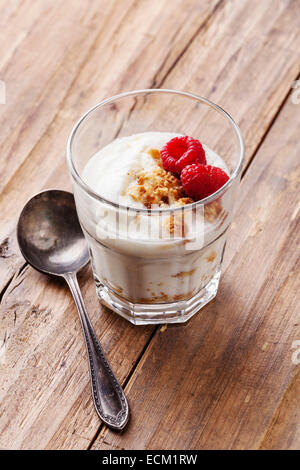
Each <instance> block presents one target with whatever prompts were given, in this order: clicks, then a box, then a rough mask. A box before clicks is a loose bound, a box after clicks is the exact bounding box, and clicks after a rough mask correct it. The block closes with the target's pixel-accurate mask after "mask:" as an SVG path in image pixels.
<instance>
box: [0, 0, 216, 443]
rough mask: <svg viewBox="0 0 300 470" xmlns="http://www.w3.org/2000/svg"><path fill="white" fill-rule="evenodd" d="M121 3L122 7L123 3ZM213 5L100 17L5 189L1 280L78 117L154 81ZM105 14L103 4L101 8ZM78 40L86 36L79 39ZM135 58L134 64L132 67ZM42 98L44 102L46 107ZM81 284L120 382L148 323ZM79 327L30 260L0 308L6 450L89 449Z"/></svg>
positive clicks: (55, 174) (61, 291) (142, 8)
mask: <svg viewBox="0 0 300 470" xmlns="http://www.w3.org/2000/svg"><path fill="white" fill-rule="evenodd" d="M117 3H118V5H122V6H124V3H123V2H117ZM217 3H218V2H209V3H205V4H202V5H200V4H197V3H195V2H193V1H188V2H182V1H177V2H174V3H173V4H172V7H173V8H174V11H176V15H174V14H170V7H169V5H170V4H169V3H168V2H166V1H165V2H157V7H156V8H155V9H153V4H152V2H151V3H150V2H147V1H142V2H137V3H135V4H134V5H133V8H131V9H130V8H129V3H128V11H127V12H125V13H126V19H124V18H123V20H122V18H121V19H120V22H119V21H116V19H115V17H114V16H112V18H110V16H109V15H107V17H106V18H104V20H103V24H102V23H101V28H102V29H101V31H100V33H99V35H97V37H96V39H95V41H94V43H93V44H92V46H91V47H92V50H90V51H89V57H88V58H87V59H86V61H85V65H84V66H83V67H82V68H81V70H80V73H78V76H75V77H74V74H76V73H77V71H75V69H74V71H73V81H72V83H70V86H69V87H68V89H66V90H65V91H64V93H65V95H64V97H63V99H62V100H61V101H60V102H59V103H56V108H55V116H54V117H53V119H52V120H51V122H50V126H49V127H48V128H47V130H46V132H44V134H43V135H42V137H41V138H39V139H34V138H32V137H29V139H28V142H29V143H30V144H28V145H30V146H31V150H30V151H29V152H27V153H26V154H25V155H24V159H23V160H22V164H21V166H19V167H18V169H17V170H16V171H14V173H13V176H12V177H11V178H10V179H9V181H8V183H7V184H6V186H5V187H4V189H3V191H2V194H1V202H0V205H1V207H2V208H6V209H5V211H3V212H2V215H1V217H2V223H1V229H2V231H3V232H2V233H9V240H5V243H4V244H3V245H2V254H3V256H2V261H4V264H5V263H6V262H7V261H8V263H7V264H6V265H5V266H6V267H7V266H8V269H7V270H6V271H5V273H6V278H5V275H4V276H3V278H2V282H4V281H3V279H4V278H5V279H8V274H10V275H12V273H15V272H16V269H17V268H19V267H20V266H21V264H22V263H23V261H22V259H21V258H20V255H19V253H18V251H17V247H16V243H15V236H14V233H13V230H14V226H15V223H16V220H15V216H16V214H17V213H18V212H19V210H20V209H21V207H22V205H23V204H24V202H25V201H26V199H27V198H28V197H30V196H31V195H32V193H34V192H36V191H38V190H40V189H41V188H42V187H43V186H45V185H46V186H48V187H49V186H52V185H53V186H55V187H61V188H65V187H69V178H68V176H67V172H66V169H65V166H64V149H65V144H66V139H67V135H68V133H69V131H70V128H71V126H72V124H73V122H74V121H75V120H76V119H77V118H78V116H79V115H80V114H81V113H82V112H83V111H84V110H85V109H86V108H88V107H89V106H90V105H91V104H92V103H93V102H95V101H96V100H99V99H100V97H103V96H104V94H105V93H106V92H107V90H108V89H110V93H111V92H112V91H114V92H116V91H118V90H119V89H120V88H119V87H120V86H122V87H123V86H125V83H127V84H128V86H130V87H134V85H135V84H136V83H138V82H140V84H141V83H142V81H143V82H144V83H143V84H144V86H147V84H149V85H150V83H151V80H152V79H153V74H155V73H156V72H157V70H158V69H159V68H161V66H163V64H164V63H165V62H166V63H167V62H168V60H167V59H166V58H167V56H168V55H169V51H170V50H171V49H172V47H173V45H174V44H175V45H176V51H177V52H178V53H180V51H181V48H184V47H185V45H186V44H188V43H189V42H190V39H191V37H192V36H193V34H194V32H195V30H197V28H198V27H199V24H200V25H201V23H202V22H204V21H205V20H206V18H207V17H208V16H209V14H210V13H211V12H212V11H213V10H214V7H215V5H217ZM98 8H99V6H98ZM101 12H102V11H101V9H100V8H99V11H98V12H97V14H99V15H100V14H101ZM125 13H124V15H125ZM117 14H118V11H117V10H116V11H114V15H117ZM177 15H179V16H178V17H177ZM145 17H146V18H147V21H146V22H145V21H144V19H145ZM187 25H190V28H188V27H187ZM172 28H173V29H174V28H177V29H176V32H177V36H176V37H175V36H174V37H173V36H171V38H169V31H170V29H172ZM181 28H182V30H181ZM132 31H134V35H133V34H132ZM174 35H175V30H174ZM177 37H179V39H180V41H178V39H177ZM75 39H76V38H75ZM75 39H74V40H75ZM170 39H171V40H170ZM76 40H78V42H79V43H80V38H77V39H76ZM99 57H101V64H99ZM135 61H137V63H136V65H135V66H133V65H132V66H130V65H129V64H134V63H135ZM135 67H137V70H136V72H137V73H136V74H134V73H133V72H134V68H135ZM75 72H76V73H75ZM36 73H37V72H36ZM54 83H55V80H54V82H53V85H54ZM99 84H101V86H99ZM130 84H131V85H130ZM78 90H80V91H81V92H80V93H79V92H78ZM99 93H101V96H100V95H99ZM46 102H47V100H46ZM46 102H44V101H41V107H42V108H43V109H44V112H45V110H46V109H47V106H46ZM54 143H55V145H54ZM58 155H61V157H60V158H58V157H57V156H58ZM62 161H63V164H62ZM62 168H63V171H62ZM29 181H30V184H29ZM24 182H25V183H24ZM27 182H28V183H27ZM12 200H14V204H11V202H12ZM9 208H10V212H9ZM12 214H13V217H12ZM5 238H6V237H5ZM12 247H13V248H12ZM1 272H2V273H4V271H3V270H2V271H1ZM81 285H82V289H83V294H84V297H85V299H86V303H87V308H88V311H89V313H90V315H91V319H92V321H93V323H94V325H95V329H96V332H97V333H98V334H99V337H100V340H101V341H102V343H103V345H104V348H105V350H106V352H107V355H108V358H109V360H110V361H111V363H112V366H113V367H114V369H115V371H116V374H117V376H118V378H119V379H120V380H121V382H124V380H125V379H126V377H127V376H128V374H129V372H130V371H131V370H132V367H133V365H134V363H135V361H136V360H137V359H138V357H139V354H140V353H141V352H142V351H143V348H144V346H145V344H147V341H148V339H149V338H150V336H151V333H152V328H151V327H144V328H139V329H138V331H137V330H136V328H134V327H133V326H131V325H130V324H128V323H127V322H126V321H124V320H122V319H120V318H118V317H117V316H116V315H112V314H111V313H110V312H109V311H108V310H106V309H105V308H102V307H100V306H99V303H98V301H97V299H96V294H95V288H94V284H93V280H92V278H91V273H90V271H89V270H88V271H86V272H85V273H84V275H83V277H82V279H81ZM79 325H80V324H79V320H77V316H76V313H75V307H74V305H73V301H72V300H71V297H70V295H69V293H68V292H67V289H66V287H65V286H62V285H61V284H60V283H57V282H56V281H54V280H48V279H47V278H45V277H43V276H42V275H40V274H39V273H35V272H34V271H33V270H32V269H31V268H30V267H26V268H25V270H23V271H21V272H20V274H18V273H16V274H15V276H14V279H13V281H12V282H11V283H10V284H9V286H8V287H7V289H6V290H5V293H4V296H3V298H2V305H1V361H0V362H1V369H0V370H1V377H3V378H4V380H3V388H2V389H1V392H0V397H1V405H0V406H1V411H0V428H1V433H0V434H1V438H0V446H1V448H51V449H53V448H72V449H75V448H87V447H88V444H89V443H90V441H91V439H92V438H93V436H94V435H95V432H96V431H97V429H98V427H99V420H98V418H97V416H96V414H95V411H94V409H93V404H92V400H91V397H90V392H89V380H88V369H87V363H86V357H85V351H84V345H83V338H82V337H81V333H80V326H79ZM133 345H134V347H133ZM58 397H59V398H58Z"/></svg>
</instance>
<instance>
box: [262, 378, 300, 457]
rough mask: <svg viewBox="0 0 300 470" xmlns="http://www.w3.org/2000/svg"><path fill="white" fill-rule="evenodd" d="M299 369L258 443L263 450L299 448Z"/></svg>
mask: <svg viewBox="0 0 300 470" xmlns="http://www.w3.org/2000/svg"><path fill="white" fill-rule="evenodd" d="M299 396H300V371H298V372H297V373H296V375H295V377H293V379H292V380H291V382H290V384H289V387H288V389H287V391H286V392H285V394H284V395H283V397H282V399H281V402H280V404H279V406H278V408H277V410H276V412H275V414H274V417H273V419H272V422H271V424H270V426H269V428H268V431H267V432H266V435H265V436H264V439H263V441H262V443H261V445H260V449H263V450H287V449H289V450H299V448H300V426H299V423H300V407H299Z"/></svg>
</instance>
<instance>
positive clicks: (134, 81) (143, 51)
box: [0, 0, 220, 290]
mask: <svg viewBox="0 0 300 470" xmlns="http://www.w3.org/2000/svg"><path fill="white" fill-rule="evenodd" d="M70 1H71V3H72V0H67V1H66V2H65V3H64V5H65V7H66V8H67V6H69V7H70ZM50 3H51V5H53V2H49V4H50ZM75 3H76V4H77V5H78V8H79V9H80V15H79V14H78V15H77V16H76V9H75V11H74V17H71V18H69V17H68V15H65V20H63V19H62V18H61V16H64V15H61V12H58V11H57V9H55V8H54V10H55V12H56V15H58V14H59V16H60V20H59V23H58V24H56V22H55V21H53V19H51V17H50V18H49V22H50V23H49V24H51V29H52V30H53V31H54V32H53V34H55V38H54V40H52V39H53V38H52V36H51V37H50V38H49V43H47V44H46V45H44V42H42V43H41V46H40V36H42V37H43V41H47V39H46V38H44V36H45V35H44V30H43V29H39V30H38V32H37V33H36V34H35V35H34V31H30V34H28V35H29V37H31V36H34V38H33V39H32V41H33V43H30V44H27V43H26V41H25V39H24V41H23V43H22V42H21V44H20V45H19V48H20V55H22V57H25V58H27V61H29V62H30V63H31V62H32V70H30V73H28V77H26V79H27V80H28V81H29V82H30V83H32V82H34V87H40V88H38V90H37V95H36V96H35V95H34V96H32V94H33V92H32V93H30V94H28V89H27V87H28V86H29V85H28V84H27V82H25V83H24V81H20V82H18V84H15V85H14V88H13V93H14V96H15V97H16V98H15V100H16V103H14V102H12V103H11V104H9V103H10V99H11V98H10V95H11V94H10V92H9V90H8V98H7V100H8V102H9V103H8V105H6V106H5V107H4V108H3V107H2V108H1V110H0V111H3V114H2V115H1V116H2V120H3V121H5V122H7V126H8V125H9V126H10V128H14V129H15V132H13V133H10V132H9V129H6V127H4V131H3V133H2V135H3V140H4V143H3V146H2V147H1V146H0V149H1V152H2V153H1V154H2V158H1V161H0V171H1V168H2V173H1V174H2V191H1V190H0V191H1V192H0V213H1V228H0V254H1V252H2V253H4V255H5V256H0V274H1V276H0V290H2V289H3V287H5V285H7V283H8V282H9V280H10V279H11V278H12V276H13V274H14V273H15V271H16V270H17V269H19V268H20V267H21V266H22V264H23V260H22V258H21V257H20V254H19V250H18V247H17V245H16V240H15V233H14V231H15V225H16V215H17V214H19V213H20V211H21V210H22V207H23V205H24V204H25V202H26V201H27V200H28V199H29V198H30V197H31V196H32V195H33V194H35V193H37V192H39V191H40V190H41V189H42V188H44V187H47V188H49V187H56V188H61V189H70V180H69V176H68V172H67V168H66V164H65V148H66V142H67V139H68V135H69V133H70V131H71V129H72V127H73V124H75V122H76V121H77V119H78V118H79V117H80V115H81V114H83V113H84V112H85V111H86V110H87V109H88V108H89V107H91V106H92V105H94V104H95V103H96V102H98V101H100V100H101V99H102V98H106V97H108V96H109V95H112V94H114V93H117V92H119V91H124V90H129V89H134V88H146V87H151V86H152V81H153V76H155V75H156V74H157V73H158V71H159V70H165V68H166V67H169V66H170V60H171V59H172V57H173V55H174V53H176V54H177V55H178V54H179V55H180V54H181V53H182V51H183V50H184V49H185V47H186V46H187V45H188V44H189V43H190V41H191V39H192V38H193V36H194V34H195V33H196V32H197V31H198V29H199V28H200V27H201V25H202V24H204V22H205V21H206V19H207V18H208V17H209V16H210V15H211V14H212V12H213V11H214V10H215V8H216V7H217V6H218V5H219V3H220V2H219V1H217V0H215V1H212V2H201V3H199V2H194V1H193V0H192V1H190V0H188V1H184V2H183V1H182V0H175V1H174V2H173V3H172V6H171V8H170V3H169V2H168V1H167V0H165V1H159V2H155V8H153V4H152V2H149V1H148V0H142V1H139V2H133V1H127V2H126V3H125V2H118V1H116V2H109V1H106V2H104V3H103V2H102V0H101V2H100V4H101V5H102V4H103V8H100V7H99V3H98V2H91V5H90V2H87V3H86V7H84V8H83V9H82V8H80V5H81V2H75ZM43 5H44V3H43ZM45 5H46V4H45ZM124 5H125V6H126V7H124ZM105 6H106V7H107V8H105ZM175 12H176V14H175ZM77 13H78V12H77ZM72 14H73V13H72ZM46 17H48V16H46ZM68 18H69V19H68ZM145 18H147V21H144V19H145ZM36 21H37V22H38V18H37V19H36ZM62 21H68V23H67V24H63V25H61V22H62ZM70 22H71V24H72V25H73V23H74V27H72V28H71V27H70ZM19 23H21V25H22V20H21V19H20V18H19ZM15 27H16V28H17V25H16V26H15ZM18 28H19V29H20V24H19V27H18ZM56 28H57V31H56ZM78 30H79V31H78ZM62 31H64V33H62ZM170 31H171V32H172V34H171V35H170ZM87 32H89V34H87ZM60 34H64V36H63V38H61V37H60ZM64 41H65V42H66V43H67V44H68V47H67V48H66V47H64ZM72 41H73V42H74V44H73V45H72ZM87 41H88V42H87ZM53 43H54V44H53ZM21 46H22V47H21ZM40 47H41V49H40ZM43 48H45V49H46V50H47V49H51V51H52V50H53V51H54V54H55V51H56V49H59V51H60V52H59V54H60V55H61V54H63V56H62V58H61V60H59V57H60V55H59V56H58V57H57V58H56V59H55V60H52V62H51V67H50V66H48V65H49V64H48V58H47V59H45V60H46V63H45V65H44V64H43V63H41V64H40V63H39V62H37V61H36V57H37V56H39V55H41V54H43V50H44V49H43ZM51 54H52V52H51ZM32 55H34V57H32ZM74 56H75V57H74ZM50 58H52V55H51V56H50ZM52 59H53V58H52ZM18 64H19V62H18V61H17V58H15V59H14V60H12V65H11V67H13V68H15V69H16V70H15V71H14V72H12V71H10V68H9V67H8V65H7V67H8V70H7V71H6V72H5V73H4V75H2V76H3V79H4V80H5V81H7V83H8V88H10V87H12V85H10V83H11V81H12V78H11V76H12V75H13V73H14V74H16V75H18V74H19V73H20V71H19V70H18V66H19V65H18ZM22 66H23V65H22ZM52 68H53V69H54V71H53V70H52ZM44 69H45V70H44ZM0 72H1V70H0ZM1 73H3V72H1ZM43 74H44V75H43ZM65 75H66V76H65ZM13 83H14V82H13ZM17 85H18V86H17ZM58 87H59V89H58ZM48 88H49V91H48V92H47V93H46V90H48ZM41 90H44V91H43V92H42V91H41ZM22 97H23V98H22ZM26 97H27V98H28V101H26V106H25V105H24V109H23V108H22V107H21V105H19V104H18V105H16V104H17V103H18V102H19V101H20V100H21V99H23V100H25V99H26ZM15 108H16V109H15ZM35 109H37V110H38V111H35V114H34V116H35V118H34V119H33V116H32V114H33V111H34V110H35ZM17 112H18V113H19V119H20V125H19V126H18V125H17V122H15V119H14V113H17ZM0 123H1V120H0ZM36 126H42V128H41V129H37V127H36ZM19 128H20V129H19ZM27 128H29V131H27V130H26V129H27ZM18 129H19V130H18ZM22 129H23V131H22ZM54 142H55V145H54ZM12 149H13V151H12ZM1 165H2V167H1ZM5 175H6V176H5ZM4 183H5V184H4ZM12 214H13V216H12Z"/></svg>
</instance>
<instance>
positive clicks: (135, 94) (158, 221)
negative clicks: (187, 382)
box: [67, 89, 244, 324]
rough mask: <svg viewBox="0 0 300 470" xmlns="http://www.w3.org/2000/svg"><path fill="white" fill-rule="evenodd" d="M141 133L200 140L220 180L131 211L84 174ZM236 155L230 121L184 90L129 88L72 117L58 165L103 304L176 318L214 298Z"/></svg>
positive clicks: (159, 319) (238, 147)
mask: <svg viewBox="0 0 300 470" xmlns="http://www.w3.org/2000/svg"><path fill="white" fill-rule="evenodd" d="M145 132H172V133H176V134H181V135H188V136H192V137H193V138H195V139H199V140H200V142H201V143H202V144H204V146H206V147H207V148H209V149H211V150H212V151H213V152H215V153H216V154H217V155H218V156H219V157H221V158H222V160H223V162H224V163H225V165H226V168H227V171H228V174H229V180H228V181H227V183H226V184H225V185H224V186H223V187H222V188H220V189H219V190H218V191H216V192H215V193H214V194H212V195H210V196H208V197H206V198H205V199H202V200H201V201H199V202H194V203H188V204H186V205H184V206H179V207H177V206H176V207H173V206H172V208H170V207H167V208H166V207H159V206H155V205H153V206H151V207H132V206H126V205H122V204H118V203H116V202H113V201H109V200H107V199H105V198H104V197H101V195H100V194H97V193H96V192H95V191H94V190H93V189H92V188H91V187H89V185H88V184H87V182H86V181H85V180H84V176H83V171H84V168H85V165H86V164H87V162H88V161H89V159H90V158H91V157H92V156H93V155H95V153H97V152H98V151H99V150H101V149H102V148H103V147H105V146H106V145H108V144H109V143H111V142H112V141H113V140H114V139H116V138H120V137H125V136H131V135H133V134H138V133H145ZM115 157H116V156H115V155H112V158H115ZM118 158H119V159H120V161H121V159H122V153H120V155H118ZM243 158H244V144H243V138H242V136H241V132H240V130H239V128H238V126H237V125H236V123H235V122H234V121H233V119H232V118H231V117H230V116H229V115H228V114H227V113H226V112H225V111H224V110H223V109H221V108H220V107H219V106H217V105H216V104H214V103H212V102H211V101H209V100H207V99H205V98H201V97H200V96H196V95H193V94H191V93H187V92H181V91H175V90H164V89H149V90H136V91H130V92H126V93H121V94H119V95H116V96H113V97H111V98H109V99H106V100H104V101H102V102H100V103H99V104H97V105H96V106H94V107H93V108H91V109H90V110H89V111H87V112H86V113H85V114H84V116H82V117H81V119H80V120H79V121H78V122H77V124H76V125H75V126H74V128H73V130H72V132H71V134H70V137H69V140H68V144H67V163H68V167H69V170H70V173H71V179H72V184H73V192H74V197H75V203H76V209H77V213H78V217H79V221H80V224H81V227H82V229H83V232H84V235H85V237H86V239H87V242H88V246H89V249H90V254H91V262H92V270H93V275H94V279H95V284H96V291H97V294H98V297H99V299H100V301H101V302H102V303H103V304H104V305H106V306H107V307H109V309H111V310H112V311H114V312H116V313H118V314H119V315H121V316H122V317H124V318H126V319H127V320H129V321H130V322H132V323H134V324H148V323H180V322H185V321H187V320H188V319H189V318H191V317H192V316H193V315H194V314H195V313H196V312H198V311H199V309H201V308H202V307H203V306H204V305H205V304H207V303H208V302H209V301H210V300H212V299H213V298H214V297H215V296H216V294H217V290H218V284H219V279H220V272H221V264H222V259H223V254H224V249H225V242H226V232H227V230H228V227H229V224H230V219H231V214H232V209H233V205H234V200H235V198H236V190H237V186H238V183H239V180H240V175H241V169H242V164H243ZM111 184H112V185H113V181H112V182H111Z"/></svg>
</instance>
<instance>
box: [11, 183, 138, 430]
mask: <svg viewBox="0 0 300 470" xmlns="http://www.w3.org/2000/svg"><path fill="white" fill-rule="evenodd" d="M17 238H18V243H19V247H20V250H21V253H22V255H23V256H24V258H25V259H26V260H27V261H28V263H29V264H30V265H31V266H32V267H34V268H35V269H37V270H38V271H41V272H43V273H46V274H51V275H55V276H62V277H63V278H64V279H65V280H66V281H67V283H68V285H69V287H70V290H71V292H72V295H73V298H74V301H75V304H76V307H77V310H78V313H79V317H80V321H81V325H82V328H83V332H84V337H85V343H86V348H87V352H88V358H89V369H90V378H91V385H92V395H93V400H94V404H95V408H96V411H97V413H98V415H99V417H100V418H101V420H102V421H103V422H104V423H105V424H106V425H107V426H109V427H110V428H112V429H117V430H121V429H123V428H124V427H125V425H126V423H127V421H128V415H129V410H128V404H127V400H126V397H125V395H124V392H123V390H122V388H121V386H120V384H119V382H118V381H117V379H116V377H115V375H114V373H113V372H112V370H111V368H110V365H109V363H108V362H107V359H106V357H105V355H104V352H103V350H102V347H101V345H100V343H99V341H98V339H97V336H96V334H95V332H94V329H93V327H92V324H91V322H90V319H89V317H88V314H87V312H86V308H85V305H84V302H83V298H82V295H81V292H80V288H79V285H78V282H77V276H76V273H77V272H78V271H79V270H80V269H81V268H82V267H83V266H84V265H85V264H87V262H88V261H89V251H88V248H87V244H86V241H85V238H84V235H83V233H82V230H81V227H80V225H79V221H78V218H77V213H76V209H75V202H74V197H73V195H72V194H71V193H68V192H66V191H58V190H49V191H43V192H41V193H40V194H37V195H36V196H34V197H33V198H32V199H30V201H29V202H27V204H26V205H25V207H24V209H23V210H22V212H21V215H20V218H19V221H18V226H17Z"/></svg>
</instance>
